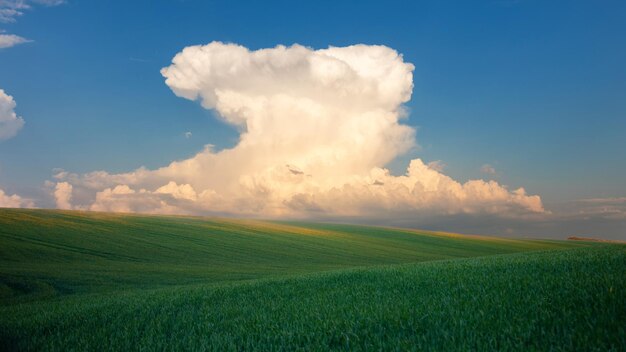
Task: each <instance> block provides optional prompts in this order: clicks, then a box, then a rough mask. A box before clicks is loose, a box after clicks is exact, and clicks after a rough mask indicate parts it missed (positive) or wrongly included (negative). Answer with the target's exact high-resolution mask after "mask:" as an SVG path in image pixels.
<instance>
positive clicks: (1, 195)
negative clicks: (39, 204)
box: [0, 189, 35, 208]
mask: <svg viewBox="0 0 626 352" xmlns="http://www.w3.org/2000/svg"><path fill="white" fill-rule="evenodd" d="M34 206H35V203H34V202H33V201H32V200H30V199H26V198H22V197H20V196H19V195H17V194H12V195H8V194H7V193H5V192H4V190H2V189H0V208H32V207H34Z"/></svg>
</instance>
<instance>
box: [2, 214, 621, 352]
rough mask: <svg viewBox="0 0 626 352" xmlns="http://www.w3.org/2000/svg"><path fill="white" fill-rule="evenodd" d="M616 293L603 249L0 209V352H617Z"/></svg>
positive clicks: (614, 248) (612, 267)
mask: <svg viewBox="0 0 626 352" xmlns="http://www.w3.org/2000/svg"><path fill="white" fill-rule="evenodd" d="M625 292H626V246H623V245H616V244H602V243H588V242H583V241H575V242H567V241H547V240H526V239H524V240H520V239H502V238H491V237H481V236H463V235H455V234H447V233H434V232H427V231H417V230H407V229H392V228H378V227H366V226H353V225H337V224H306V223H286V222H268V221H256V220H233V219H216V218H200V217H176V216H146V215H130V214H109V213H88V212H75V211H53V210H16V209H0V316H1V317H2V318H0V331H1V332H0V342H1V344H0V346H2V347H3V348H4V349H9V350H12V349H35V350H40V349H44V350H67V349H70V348H71V349H76V350H93V349H110V350H140V349H144V350H145V349H149V350H154V349H173V350H178V349H184V350H206V349H211V350H242V349H244V350H250V349H258V350H294V349H306V350H328V349H338V350H371V349H374V350H379V349H385V350H389V349H398V350H407V349H409V350H410V349H418V350H424V349H426V350H450V349H460V350H466V349H479V350H483V349H537V348H540V349H543V348H542V347H545V346H557V347H558V346H560V347H562V349H573V348H579V347H581V346H582V347H583V349H601V350H606V349H616V350H619V349H624V348H625V347H626V341H625V337H624V336H625V334H624V328H623V326H626V324H625V323H626V303H625V302H626V294H625ZM584 347H588V348H584Z"/></svg>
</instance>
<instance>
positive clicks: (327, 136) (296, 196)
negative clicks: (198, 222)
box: [55, 42, 544, 218]
mask: <svg viewBox="0 0 626 352" xmlns="http://www.w3.org/2000/svg"><path fill="white" fill-rule="evenodd" d="M412 72H413V65H412V64H410V63H407V62H405V61H404V59H403V57H402V55H400V54H399V53H398V52H396V51H395V50H393V49H391V48H388V47H385V46H376V45H353V46H348V47H329V48H327V49H320V50H313V49H311V48H307V47H304V46H300V45H293V46H289V47H286V46H277V47H275V48H269V49H260V50H254V51H251V50H249V49H247V48H245V47H243V46H240V45H235V44H224V43H221V42H212V43H210V44H208V45H203V46H191V47H187V48H185V49H184V50H183V51H182V52H180V53H178V54H177V55H176V56H175V57H174V59H173V61H172V64H171V65H170V66H168V67H165V68H163V69H162V70H161V74H162V75H163V76H164V78H165V83H166V84H167V85H168V86H169V87H170V89H171V90H172V91H173V92H174V94H176V95H177V96H179V97H182V98H185V99H189V100H197V101H199V102H200V103H201V104H202V106H203V107H205V108H206V109H212V110H215V111H216V112H217V114H218V116H219V117H220V118H221V119H223V120H224V121H226V122H227V123H230V124H232V125H233V126H234V127H235V128H237V129H238V130H239V131H240V139H239V143H238V144H237V145H236V146H235V147H233V148H230V149H224V150H220V151H215V150H214V149H213V147H212V146H210V145H207V146H206V147H205V149H204V150H202V151H200V152H199V153H197V154H196V155H195V156H193V157H191V158H189V159H186V160H180V161H174V162H172V163H171V164H169V165H167V166H165V167H162V168H159V169H156V170H149V169H146V168H139V169H137V170H135V171H132V172H128V173H122V174H110V173H108V172H106V171H95V172H91V173H87V174H82V175H79V174H74V173H70V172H65V171H61V172H59V173H57V175H55V178H56V179H57V182H59V183H68V184H69V185H71V186H73V189H74V195H73V202H74V203H75V206H76V205H77V206H79V207H83V208H88V209H92V210H104V211H123V212H128V211H140V212H154V213H180V214H215V213H219V214H232V215H254V216H264V217H283V218H284V217H298V218H311V217H328V216H331V217H332V216H337V217H377V216H381V214H399V215H398V216H408V217H411V216H414V215H415V214H420V215H424V214H498V216H524V215H527V214H537V213H542V212H543V211H544V210H543V206H542V203H541V199H540V198H539V196H535V195H528V194H527V193H526V192H525V190H524V189H522V188H519V189H517V190H509V189H508V188H506V187H505V186H502V185H500V184H498V183H496V182H495V181H483V180H471V181H468V182H465V183H460V182H457V181H455V180H453V179H452V178H450V177H448V176H446V175H444V174H443V173H442V172H441V171H442V168H443V164H442V163H431V164H429V165H427V164H425V163H424V162H422V161H421V160H420V159H415V160H413V161H411V162H410V164H409V165H408V167H407V171H406V173H405V174H404V175H401V176H394V175H392V174H391V173H390V172H389V170H387V169H386V168H385V167H384V166H385V165H386V164H387V163H389V162H390V161H392V160H393V159H395V158H396V157H397V156H399V155H401V154H403V153H405V152H406V151H408V150H409V149H411V148H412V147H413V146H415V131H414V129H413V128H411V127H410V126H407V125H405V124H403V123H402V120H403V119H404V118H406V116H407V113H406V111H405V109H404V108H403V104H404V103H406V102H407V101H409V99H410V98H411V94H412V90H413V76H412ZM385 216H395V215H385Z"/></svg>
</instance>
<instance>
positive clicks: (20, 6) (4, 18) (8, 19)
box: [0, 0, 65, 23]
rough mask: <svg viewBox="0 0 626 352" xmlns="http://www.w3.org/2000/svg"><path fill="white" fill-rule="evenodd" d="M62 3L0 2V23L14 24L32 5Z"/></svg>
mask: <svg viewBox="0 0 626 352" xmlns="http://www.w3.org/2000/svg"><path fill="white" fill-rule="evenodd" d="M64 3H65V1H64V0H0V22H2V23H13V22H16V21H17V18H18V17H20V16H22V15H24V11H26V10H30V9H32V8H33V5H44V6H58V5H61V4H64Z"/></svg>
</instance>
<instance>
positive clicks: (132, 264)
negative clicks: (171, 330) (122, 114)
mask: <svg viewBox="0 0 626 352" xmlns="http://www.w3.org/2000/svg"><path fill="white" fill-rule="evenodd" d="M580 245H581V243H566V242H558V241H531V240H509V239H498V238H479V237H467V236H458V235H456V236H455V235H452V234H435V233H429V232H416V231H410V230H402V229H389V228H375V227H364V226H349V225H314V224H295V223H293V224H290V223H271V222H262V221H247V220H226V219H207V218H194V217H163V216H139V215H123V214H107V213H81V212H69V211H52V210H16V209H0V305H10V304H15V303H19V302H24V301H32V300H38V299H46V298H53V297H57V296H63V295H68V294H76V293H89V292H106V291H117V290H121V289H124V290H125V289H134V288H155V287H162V286H170V285H182V284H196V283H210V282H224V281H235V280H247V279H257V278H262V277H272V276H279V275H287V274H300V273H309V272H318V271H325V270H336V269H344V268H351V267H361V266H372V265H384V264H399V263H410V262H420V261H427V260H437V259H450V258H462V257H473V256H484V255H491V254H503V253H514V252H521V251H529V250H542V249H556V248H565V247H571V246H580Z"/></svg>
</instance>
